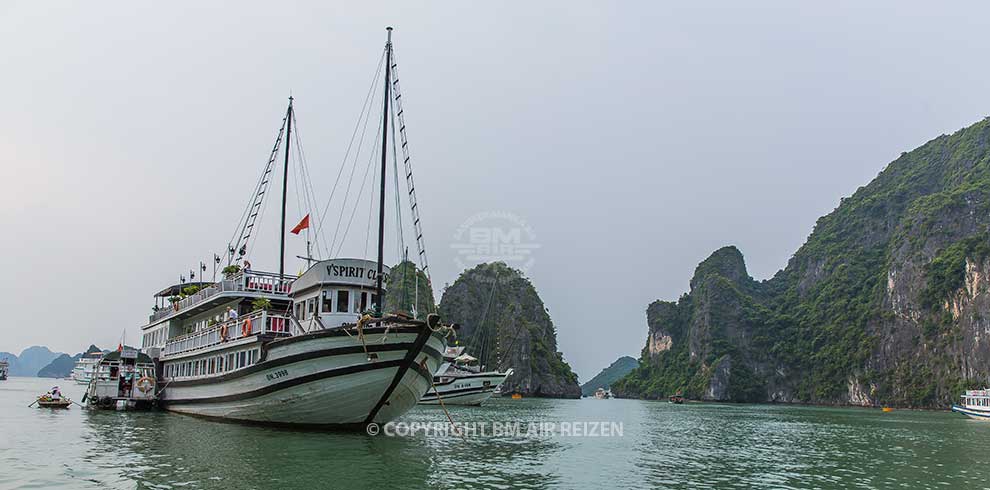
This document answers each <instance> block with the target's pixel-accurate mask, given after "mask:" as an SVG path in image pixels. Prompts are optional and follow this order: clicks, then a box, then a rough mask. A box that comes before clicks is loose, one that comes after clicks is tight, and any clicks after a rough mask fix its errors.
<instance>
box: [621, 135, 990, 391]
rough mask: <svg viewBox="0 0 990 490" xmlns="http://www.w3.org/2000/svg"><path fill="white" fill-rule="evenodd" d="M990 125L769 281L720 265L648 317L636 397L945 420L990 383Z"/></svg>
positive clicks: (868, 199)
mask: <svg viewBox="0 0 990 490" xmlns="http://www.w3.org/2000/svg"><path fill="white" fill-rule="evenodd" d="M988 196H990V122H988V120H984V121H981V122H979V123H977V124H975V125H973V126H971V127H969V128H966V129H963V130H960V131H958V132H956V133H955V134H953V135H950V136H944V135H943V136H941V137H939V138H936V139H934V140H932V141H930V142H928V143H927V144H925V145H924V146H922V147H920V148H918V149H916V150H914V151H911V152H909V153H905V154H903V155H901V157H900V158H898V159H897V160H895V161H894V162H892V163H891V164H890V165H888V166H887V168H885V169H884V170H883V172H881V173H880V175H879V176H877V178H876V179H874V180H873V181H872V182H871V183H870V184H868V185H867V186H865V187H861V188H860V189H859V190H857V191H856V193H855V194H853V196H851V197H849V198H846V199H843V200H842V201H841V203H840V205H839V207H837V208H836V209H835V211H833V212H832V213H830V214H829V215H827V216H825V217H822V218H821V219H819V220H818V223H817V224H816V225H815V229H814V231H813V233H812V234H811V236H809V238H808V241H807V242H806V243H805V244H804V245H803V246H802V247H801V248H800V249H799V250H798V251H797V252H796V253H795V254H794V256H793V257H792V258H791V260H790V261H789V262H788V264H787V267H786V268H784V269H783V270H781V271H780V272H778V273H777V274H776V275H775V276H774V277H773V278H772V279H770V280H767V281H763V282H757V281H754V280H752V279H751V278H750V277H749V276H748V274H746V269H745V264H744V261H743V258H742V254H741V253H739V251H738V250H736V249H735V248H734V247H726V248H723V249H721V250H719V251H716V252H715V253H714V254H713V255H712V256H711V257H709V258H708V259H707V260H705V261H704V262H702V264H701V265H699V266H698V268H697V270H696V271H695V275H694V277H693V278H692V279H691V284H690V286H691V289H690V292H689V293H687V294H685V295H684V296H682V297H681V298H680V299H679V300H678V301H677V302H676V303H673V302H663V301H658V302H655V303H653V304H651V305H650V306H649V307H648V308H647V323H648V326H649V332H648V337H647V345H646V348H645V349H644V350H643V358H642V361H643V362H641V366H640V368H638V369H637V370H636V371H634V372H633V373H631V374H630V375H629V376H628V377H626V378H624V379H623V380H622V381H621V382H619V383H617V384H616V385H614V386H613V392H616V393H619V394H621V395H623V396H636V397H647V398H655V397H663V396H666V395H669V394H671V393H674V392H676V391H683V392H684V393H685V394H687V395H688V396H691V397H695V398H702V399H710V400H735V401H781V402H809V403H826V404H853V405H867V406H869V405H880V404H884V405H897V406H910V407H944V406H946V405H948V404H949V403H951V402H953V401H955V399H956V398H957V397H958V395H959V394H960V391H961V390H963V389H965V388H967V387H976V386H983V385H985V384H988V383H990V295H988V292H990V197H988Z"/></svg>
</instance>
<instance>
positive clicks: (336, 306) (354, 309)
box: [295, 289, 377, 320]
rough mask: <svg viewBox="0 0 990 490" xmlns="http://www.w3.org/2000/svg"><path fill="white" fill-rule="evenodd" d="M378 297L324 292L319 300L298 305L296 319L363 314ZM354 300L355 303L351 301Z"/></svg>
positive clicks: (330, 291)
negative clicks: (335, 314) (327, 315)
mask: <svg viewBox="0 0 990 490" xmlns="http://www.w3.org/2000/svg"><path fill="white" fill-rule="evenodd" d="M334 293H336V294H334ZM376 296H377V295H374V294H371V293H369V292H367V291H350V290H347V289H338V290H336V291H335V290H330V289H328V290H324V291H323V292H322V293H321V295H320V296H319V297H317V298H309V299H307V300H306V301H305V303H303V302H299V303H296V306H295V308H296V317H297V318H299V319H300V320H307V319H309V318H312V317H313V316H315V315H317V314H326V313H361V312H362V311H367V310H368V309H369V308H371V307H372V306H373V305H374V304H375V301H376V300H377V297H376ZM352 298H353V301H351V299H352ZM317 308H319V311H317Z"/></svg>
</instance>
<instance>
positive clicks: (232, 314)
mask: <svg viewBox="0 0 990 490" xmlns="http://www.w3.org/2000/svg"><path fill="white" fill-rule="evenodd" d="M227 319H228V320H236V319H237V310H235V309H233V308H231V307H229V306H228V307H227Z"/></svg>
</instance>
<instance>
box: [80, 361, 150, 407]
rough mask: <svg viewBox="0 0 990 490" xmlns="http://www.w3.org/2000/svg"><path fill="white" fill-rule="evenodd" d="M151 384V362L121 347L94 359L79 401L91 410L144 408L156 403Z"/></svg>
mask: <svg viewBox="0 0 990 490" xmlns="http://www.w3.org/2000/svg"><path fill="white" fill-rule="evenodd" d="M155 385H156V380H155V363H154V361H153V360H152V359H151V358H150V357H148V355H147V354H145V353H143V352H138V351H137V350H135V349H131V348H125V347H121V349H120V350H117V351H114V352H110V353H107V354H106V355H101V356H100V358H99V359H97V361H96V365H95V366H94V367H93V375H92V376H90V382H89V387H88V388H86V395H85V396H83V402H87V401H88V404H89V406H90V407H92V408H103V409H113V410H135V409H137V410H141V409H148V408H152V407H154V406H155V403H156V400H157V390H156V386H155Z"/></svg>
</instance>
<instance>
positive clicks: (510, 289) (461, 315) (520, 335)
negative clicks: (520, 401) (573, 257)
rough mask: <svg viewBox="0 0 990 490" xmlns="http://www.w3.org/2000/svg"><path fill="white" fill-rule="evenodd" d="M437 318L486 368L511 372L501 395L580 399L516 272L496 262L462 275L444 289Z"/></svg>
mask: <svg viewBox="0 0 990 490" xmlns="http://www.w3.org/2000/svg"><path fill="white" fill-rule="evenodd" d="M440 315H441V317H442V318H443V319H444V321H447V322H456V323H459V324H460V325H461V330H460V332H459V333H458V339H457V341H458V342H459V343H460V344H461V345H465V346H468V352H470V353H471V354H472V355H474V356H476V357H478V358H479V359H480V360H481V362H482V363H483V364H485V365H486V368H487V369H495V368H498V369H508V368H512V369H513V371H514V373H513V375H512V376H510V377H509V379H508V380H507V381H506V383H505V385H503V389H502V390H503V392H517V393H521V394H522V395H524V396H540V397H552V398H579V397H580V396H581V388H580V387H579V386H578V384H577V376H576V375H575V374H574V373H573V372H572V371H571V368H570V366H569V365H568V364H567V363H566V362H565V361H564V359H563V354H561V353H560V352H558V351H557V332H556V329H555V328H554V325H553V321H552V320H551V319H550V315H549V314H548V313H547V309H546V307H545V306H544V305H543V301H542V300H540V297H539V295H538V294H537V292H536V289H535V288H534V287H533V285H532V284H531V283H530V282H529V280H528V279H526V278H525V277H523V276H522V274H521V273H520V272H519V271H517V270H514V269H511V268H509V267H507V266H506V265H505V264H503V263H501V262H496V263H492V264H481V265H479V266H477V267H475V268H473V269H470V270H466V271H464V272H463V273H462V274H461V276H460V277H459V278H458V279H457V281H455V282H454V284H452V285H450V286H448V287H447V288H446V289H445V290H444V293H443V298H442V299H441V300H440Z"/></svg>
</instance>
